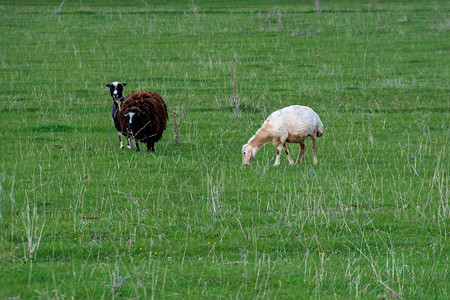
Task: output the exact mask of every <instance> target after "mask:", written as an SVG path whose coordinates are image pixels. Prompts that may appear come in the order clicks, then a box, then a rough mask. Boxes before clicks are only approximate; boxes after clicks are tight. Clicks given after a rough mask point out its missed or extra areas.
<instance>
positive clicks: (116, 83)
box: [112, 81, 120, 87]
mask: <svg viewBox="0 0 450 300" xmlns="http://www.w3.org/2000/svg"><path fill="white" fill-rule="evenodd" d="M119 83H120V82H118V81H114V82H113V83H112V85H114V86H115V87H117V85H118V84H119Z"/></svg>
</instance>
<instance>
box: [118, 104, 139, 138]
mask: <svg viewBox="0 0 450 300" xmlns="http://www.w3.org/2000/svg"><path fill="white" fill-rule="evenodd" d="M142 117H143V112H142V111H141V110H140V109H139V108H138V107H132V108H130V109H128V110H127V113H126V114H124V115H123V116H122V117H121V119H125V120H126V123H127V128H128V132H129V133H136V132H135V131H136V129H139V128H141V123H142Z"/></svg>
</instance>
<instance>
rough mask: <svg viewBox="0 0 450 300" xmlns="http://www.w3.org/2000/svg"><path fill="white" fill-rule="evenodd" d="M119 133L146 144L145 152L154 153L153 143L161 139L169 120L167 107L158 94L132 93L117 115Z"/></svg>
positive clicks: (136, 142)
mask: <svg viewBox="0 0 450 300" xmlns="http://www.w3.org/2000/svg"><path fill="white" fill-rule="evenodd" d="M117 116H118V118H119V121H120V129H121V131H122V132H123V133H124V134H125V135H126V136H127V137H129V138H132V139H133V140H134V141H135V145H136V151H139V143H146V144H147V151H150V152H153V151H155V143H156V142H157V141H159V140H160V139H161V136H162V134H163V132H164V129H166V123H167V120H168V119H169V116H168V114H167V106H166V103H165V102H164V100H163V99H162V98H161V96H160V95H159V94H158V93H155V92H149V91H133V92H131V93H130V94H129V95H128V96H127V97H126V98H125V100H124V101H123V103H122V107H121V109H120V111H119V113H118V115H117Z"/></svg>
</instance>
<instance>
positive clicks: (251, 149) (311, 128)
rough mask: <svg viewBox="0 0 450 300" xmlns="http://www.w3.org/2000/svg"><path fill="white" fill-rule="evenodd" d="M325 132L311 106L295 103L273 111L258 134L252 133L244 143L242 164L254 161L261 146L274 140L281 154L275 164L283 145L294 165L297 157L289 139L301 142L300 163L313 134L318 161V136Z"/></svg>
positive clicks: (313, 143)
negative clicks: (292, 150)
mask: <svg viewBox="0 0 450 300" xmlns="http://www.w3.org/2000/svg"><path fill="white" fill-rule="evenodd" d="M322 135H323V125H322V122H321V121H320V118H319V116H318V115H317V114H316V113H315V112H314V111H313V110H312V109H311V108H309V107H307V106H300V105H292V106H288V107H285V108H282V109H280V110H277V111H275V112H273V113H272V114H271V115H270V116H269V117H268V118H267V119H266V120H265V121H264V123H263V125H262V126H261V128H260V129H259V130H258V131H257V132H256V134H255V135H254V136H253V137H251V138H250V139H249V141H248V143H247V144H245V145H244V146H243V147H242V164H243V165H244V166H245V165H250V164H251V163H252V161H253V159H254V158H255V156H256V153H258V150H259V149H260V148H261V147H262V146H263V145H264V144H265V143H268V142H272V144H273V145H274V146H277V156H276V159H275V164H274V165H275V166H278V165H279V164H280V154H281V148H283V149H284V152H285V153H286V155H287V157H288V159H289V163H290V164H291V165H292V164H294V161H293V160H292V158H291V156H290V155H289V151H288V149H287V147H286V142H288V143H298V144H299V145H300V153H299V155H298V158H297V161H296V163H297V164H300V163H301V161H302V156H303V154H305V151H306V145H305V139H306V138H307V137H308V136H309V137H310V138H311V140H312V149H313V153H314V161H313V163H314V164H315V165H316V164H317V157H316V138H317V137H321V136H322Z"/></svg>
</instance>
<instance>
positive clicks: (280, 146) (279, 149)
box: [273, 143, 283, 166]
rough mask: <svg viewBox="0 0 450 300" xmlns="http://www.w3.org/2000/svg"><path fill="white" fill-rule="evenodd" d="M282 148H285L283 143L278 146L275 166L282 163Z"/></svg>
mask: <svg viewBox="0 0 450 300" xmlns="http://www.w3.org/2000/svg"><path fill="white" fill-rule="evenodd" d="M281 148H283V144H281V143H280V144H279V145H278V147H277V157H276V158H275V163H274V164H273V165H274V166H278V165H279V164H280V154H281Z"/></svg>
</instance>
